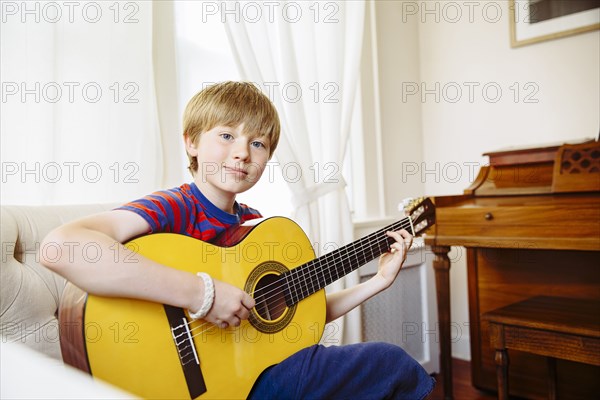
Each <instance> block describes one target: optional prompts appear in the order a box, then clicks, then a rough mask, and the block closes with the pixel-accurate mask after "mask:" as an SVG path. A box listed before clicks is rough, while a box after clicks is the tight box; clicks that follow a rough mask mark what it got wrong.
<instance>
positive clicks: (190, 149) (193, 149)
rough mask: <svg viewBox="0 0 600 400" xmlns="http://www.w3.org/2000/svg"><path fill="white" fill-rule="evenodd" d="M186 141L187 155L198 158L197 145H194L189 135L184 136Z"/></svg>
mask: <svg viewBox="0 0 600 400" xmlns="http://www.w3.org/2000/svg"><path fill="white" fill-rule="evenodd" d="M184 140H185V150H186V151H187V153H188V154H189V155H190V156H192V157H196V156H197V155H198V148H197V146H196V143H194V141H193V140H192V139H191V138H190V137H189V136H188V135H186V136H184Z"/></svg>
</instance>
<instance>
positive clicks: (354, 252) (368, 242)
mask: <svg viewBox="0 0 600 400" xmlns="http://www.w3.org/2000/svg"><path fill="white" fill-rule="evenodd" d="M407 223H408V225H406V224H407ZM410 223H411V221H410V217H406V218H404V219H402V220H400V221H398V222H396V223H394V224H392V225H390V226H388V227H385V228H383V229H380V230H378V231H376V232H373V233H372V234H370V235H368V236H366V237H364V238H363V239H360V240H359V241H358V242H359V243H360V244H359V246H356V242H355V243H351V244H349V245H347V246H343V247H341V248H340V249H338V250H337V251H341V250H342V249H343V248H344V247H348V249H347V250H346V251H347V252H346V255H345V256H342V257H338V259H339V260H338V261H335V262H334V265H339V264H343V263H345V261H348V260H350V259H351V258H357V256H358V254H361V253H362V254H363V255H366V253H365V251H364V250H365V248H368V249H370V250H371V256H372V258H375V257H376V256H373V244H378V245H379V244H383V242H385V241H387V240H388V238H389V237H387V236H386V237H381V236H382V234H383V233H385V232H387V231H390V230H395V229H396V228H398V227H399V228H401V229H406V228H408V227H410ZM405 225H406V226H405ZM374 238H375V240H376V242H375V243H373V239H374ZM383 239H385V240H383ZM350 249H351V251H349V250H350ZM332 253H335V252H332ZM333 256H335V254H331V253H330V254H326V255H324V256H322V257H319V258H317V259H315V260H311V261H309V262H307V263H305V264H303V265H309V264H311V263H312V264H317V265H318V264H321V265H322V264H323V262H325V263H327V258H328V257H333ZM344 257H345V259H344ZM330 266H331V265H329V267H330ZM326 267H327V266H326V265H325V266H320V268H318V269H313V270H311V271H310V273H311V274H312V275H317V274H318V273H322V274H323V270H325V268H326ZM290 272H291V273H294V270H291V271H290ZM296 275H298V274H296ZM336 275H337V274H336ZM324 277H325V276H324V274H323V278H324ZM331 277H332V276H331V274H330V278H331ZM282 278H284V276H283V275H281V277H280V278H279V279H278V280H276V281H275V282H273V283H271V284H269V285H266V286H264V287H263V288H260V289H259V290H261V289H262V290H264V289H266V288H268V287H269V286H273V285H276V284H279V283H281V280H282ZM304 278H306V276H304ZM337 279H339V276H338V277H337ZM303 283H305V284H304V285H303ZM311 283H312V280H311ZM298 284H300V285H298ZM292 285H293V286H291V285H290V289H292V288H295V289H298V288H301V289H307V290H309V288H308V283H307V282H306V279H304V281H302V280H301V279H300V277H299V276H298V280H297V282H292ZM280 289H281V288H280V287H279V286H278V287H277V288H275V289H273V290H270V291H269V292H266V293H262V294H261V295H259V296H262V297H264V296H266V295H269V294H271V293H274V292H276V293H275V294H274V295H272V296H269V297H267V298H263V299H262V300H261V301H269V300H271V299H273V298H274V297H276V296H277V295H280V294H281V290H280ZM312 289H313V290H314V289H315V288H314V285H313V288H312ZM318 290H319V289H317V290H314V291H318ZM309 291H310V290H309ZM257 292H258V291H257ZM255 293H256V292H255ZM255 298H256V299H258V296H255ZM280 305H282V306H283V309H285V308H286V307H287V304H286V303H285V299H284V300H283V302H281V301H280V302H279V303H277V304H275V305H274V308H273V309H272V311H273V312H277V313H278V312H279V311H281V309H280V308H279V306H280ZM187 325H188V326H189V325H191V323H189V322H187ZM206 325H212V324H211V323H208V322H205V323H203V324H201V325H199V326H197V327H194V328H192V329H190V333H191V332H193V331H196V330H198V329H202V328H203V327H205V326H206ZM182 327H183V324H182V325H179V326H177V327H175V328H173V330H174V331H175V330H177V329H180V328H182ZM209 329H210V328H209ZM207 330H208V329H205V330H202V331H201V332H197V333H195V334H194V335H193V336H192V337H195V336H198V335H201V334H203V333H204V332H206V331H207ZM184 333H185V332H184ZM184 333H181V334H179V335H176V336H174V338H175V339H177V338H178V337H180V336H182V335H183V334H184ZM181 343H183V342H177V340H176V344H177V346H178V348H179V345H180V344H181ZM188 347H189V345H188V346H186V347H184V348H183V349H180V352H181V351H182V350H185V349H186V348H188ZM188 354H189V353H188ZM186 356H187V355H183V356H182V357H186Z"/></svg>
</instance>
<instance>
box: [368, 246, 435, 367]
mask: <svg viewBox="0 0 600 400" xmlns="http://www.w3.org/2000/svg"><path fill="white" fill-rule="evenodd" d="M432 257H433V254H432V253H431V251H430V250H429V251H428V250H427V248H426V247H425V246H424V245H423V242H422V240H419V239H415V243H414V244H413V248H412V249H411V251H410V252H409V254H408V257H407V260H406V262H405V263H404V267H403V268H402V270H401V271H400V275H399V276H398V278H397V279H396V281H395V282H394V284H393V285H392V286H391V287H390V288H388V289H387V290H385V291H383V292H381V293H379V294H378V295H376V296H374V297H373V298H371V299H370V300H368V301H366V302H365V303H363V305H362V306H361V313H362V315H361V318H362V322H361V324H362V338H363V341H365V342H369V341H383V342H388V343H393V344H396V345H398V346H400V347H402V348H403V349H404V350H405V351H406V352H407V353H408V354H410V355H411V356H412V357H413V358H415V359H416V360H417V361H419V362H420V363H421V365H423V367H424V368H425V369H426V370H427V372H428V373H437V372H439V329H438V323H437V307H436V295H435V280H434V274H433V269H432V267H431V265H429V267H428V264H431V262H429V263H427V260H426V258H432ZM429 261H431V260H429ZM376 272H377V260H375V261H372V262H371V263H369V264H367V265H365V266H363V267H361V268H360V269H359V276H360V280H361V282H363V281H365V280H367V279H369V278H371V277H372V276H373V275H374V274H375V273H376Z"/></svg>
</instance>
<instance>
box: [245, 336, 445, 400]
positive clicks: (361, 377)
mask: <svg viewBox="0 0 600 400" xmlns="http://www.w3.org/2000/svg"><path fill="white" fill-rule="evenodd" d="M434 385H435V380H434V379H433V378H432V377H431V376H429V375H428V374H427V372H426V371H425V370H424V369H423V367H421V365H420V364H419V363H418V362H416V361H415V360H414V359H413V358H412V357H411V356H409V355H408V354H407V353H406V352H405V351H404V350H402V349H401V348H400V347H398V346H394V345H392V344H388V343H374V342H368V343H359V344H353V345H347V346H331V347H325V346H321V345H315V346H311V347H308V348H306V349H303V350H301V351H299V352H297V353H296V354H293V355H292V356H290V357H288V358H287V359H285V360H284V361H282V362H281V363H280V364H277V365H275V366H273V367H270V368H268V369H267V370H265V371H264V372H263V373H262V374H261V376H260V377H259V378H258V380H257V381H256V383H255V384H254V388H253V389H252V392H251V393H250V396H249V397H248V398H249V399H253V400H267V399H302V400H304V399H315V400H316V399H361V400H363V399H364V400H366V399H374V400H375V399H377V400H379V399H407V400H420V399H423V398H425V397H426V396H427V395H428V394H429V393H430V392H431V390H432V389H433V386H434Z"/></svg>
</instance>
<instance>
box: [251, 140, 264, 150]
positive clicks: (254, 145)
mask: <svg viewBox="0 0 600 400" xmlns="http://www.w3.org/2000/svg"><path fill="white" fill-rule="evenodd" d="M252 146H253V147H256V148H257V149H260V148H263V147H266V146H265V144H264V143H263V142H258V141H254V142H252Z"/></svg>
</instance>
